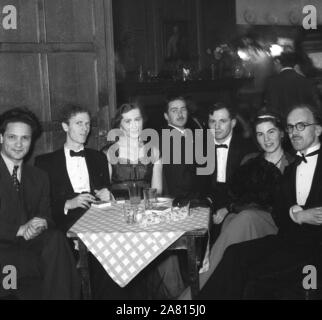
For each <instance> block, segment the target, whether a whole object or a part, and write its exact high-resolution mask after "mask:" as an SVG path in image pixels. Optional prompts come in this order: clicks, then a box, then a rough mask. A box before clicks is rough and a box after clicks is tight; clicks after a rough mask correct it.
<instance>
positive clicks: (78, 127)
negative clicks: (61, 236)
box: [35, 105, 110, 231]
mask: <svg viewBox="0 0 322 320" xmlns="http://www.w3.org/2000/svg"><path fill="white" fill-rule="evenodd" d="M61 124H62V128H63V130H64V131H65V133H66V142H65V144H64V147H63V148H60V149H58V150H56V151H54V152H51V153H48V154H45V155H41V156H38V157H36V159H35V165H36V166H37V167H39V168H41V169H43V170H44V171H46V172H47V173H48V175H49V180H50V186H51V200H52V208H53V218H54V220H55V222H56V224H57V226H58V227H59V228H61V229H62V230H64V231H66V230H68V229H69V228H70V227H71V226H72V225H73V224H74V223H75V222H76V221H77V220H78V219H79V218H80V217H81V216H82V215H83V214H84V212H85V211H86V210H87V209H88V208H89V207H90V206H91V203H93V202H95V201H96V200H103V201H108V200H110V192H109V190H108V186H109V173H108V163H107V159H106V157H105V155H104V154H103V153H101V152H99V151H96V150H93V149H89V148H85V147H84V144H85V142H86V140H87V137H88V135H89V132H90V124H91V119H90V114H89V112H88V111H87V110H86V109H84V108H82V107H80V106H77V105H67V106H65V107H64V108H63V110H62V117H61Z"/></svg>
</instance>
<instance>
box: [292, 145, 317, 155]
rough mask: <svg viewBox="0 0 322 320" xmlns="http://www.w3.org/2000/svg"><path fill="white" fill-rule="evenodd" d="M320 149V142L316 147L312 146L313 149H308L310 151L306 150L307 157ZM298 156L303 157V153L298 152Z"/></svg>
mask: <svg viewBox="0 0 322 320" xmlns="http://www.w3.org/2000/svg"><path fill="white" fill-rule="evenodd" d="M320 147H321V143H320V142H318V143H317V144H316V145H314V146H312V147H310V148H308V149H307V150H306V153H305V155H307V154H309V153H311V152H314V151H316V150H319V149H320ZM296 154H297V155H298V156H301V155H302V153H301V152H300V151H298V152H297V153H296ZM305 155H304V156H305Z"/></svg>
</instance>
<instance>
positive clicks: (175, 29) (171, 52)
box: [163, 20, 190, 62]
mask: <svg viewBox="0 0 322 320" xmlns="http://www.w3.org/2000/svg"><path fill="white" fill-rule="evenodd" d="M163 55H164V60H165V61H179V60H181V61H183V62H184V61H189V60H190V50H189V25H188V21H184V20H174V21H173V20H172V21H169V20H167V21H164V23H163Z"/></svg>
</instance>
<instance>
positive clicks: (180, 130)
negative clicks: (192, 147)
mask: <svg viewBox="0 0 322 320" xmlns="http://www.w3.org/2000/svg"><path fill="white" fill-rule="evenodd" d="M168 126H169V127H172V128H174V129H177V130H178V131H179V132H180V133H181V134H184V133H185V130H186V129H179V128H178V127H176V126H174V125H172V124H170V123H168Z"/></svg>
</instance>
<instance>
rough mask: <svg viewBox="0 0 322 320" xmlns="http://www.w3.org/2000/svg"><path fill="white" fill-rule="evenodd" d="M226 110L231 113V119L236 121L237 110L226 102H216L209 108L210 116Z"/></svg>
mask: <svg viewBox="0 0 322 320" xmlns="http://www.w3.org/2000/svg"><path fill="white" fill-rule="evenodd" d="M221 109H226V110H227V111H228V113H229V116H230V118H231V119H236V112H235V110H234V109H233V108H232V107H231V106H230V105H228V104H226V103H224V102H216V103H214V104H212V105H211V106H210V107H209V108H208V116H210V115H212V114H213V113H214V112H215V111H218V110H221Z"/></svg>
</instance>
